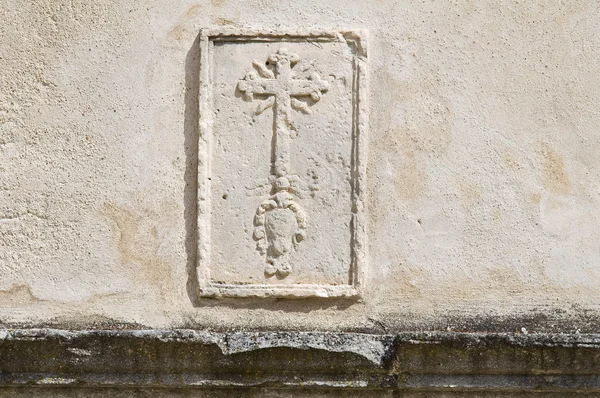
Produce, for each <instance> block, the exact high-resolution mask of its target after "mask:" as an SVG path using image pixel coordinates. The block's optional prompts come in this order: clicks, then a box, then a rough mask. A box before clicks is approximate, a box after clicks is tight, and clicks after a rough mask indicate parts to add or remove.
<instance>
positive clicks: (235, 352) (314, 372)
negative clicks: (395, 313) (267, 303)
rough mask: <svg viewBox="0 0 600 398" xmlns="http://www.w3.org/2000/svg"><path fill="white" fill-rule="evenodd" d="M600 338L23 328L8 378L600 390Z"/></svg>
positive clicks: (67, 383) (205, 391)
mask: <svg viewBox="0 0 600 398" xmlns="http://www.w3.org/2000/svg"><path fill="white" fill-rule="evenodd" d="M599 348H600V336H598V335H577V336H575V335H542V334H540V335H536V336H531V335H529V336H527V335H516V334H507V333H497V334H492V333H487V334H486V333H479V334H473V333H471V334H468V333H448V332H446V333H443V332H437V333H402V334H397V335H368V334H352V333H323V332H321V333H319V332H235V333H215V332H206V331H194V330H170V331H165V330H137V331H115V330H112V331H110V330H104V331H79V332H75V331H61V330H51V329H30V330H12V331H3V332H2V335H1V336H0V355H1V356H2V358H3V361H2V363H1V364H0V384H1V385H2V386H3V388H4V390H3V391H14V392H15V395H16V396H26V395H27V394H30V393H34V394H35V393H36V390H35V389H37V391H39V390H41V391H45V392H46V391H47V392H48V394H49V395H47V396H54V395H51V394H57V396H61V395H60V394H63V393H64V394H66V396H78V395H77V394H82V391H90V392H91V391H95V393H96V394H102V393H104V394H105V396H110V397H112V396H115V397H119V396H123V395H122V394H125V393H127V392H129V393H131V394H134V395H133V396H147V395H144V394H152V393H153V392H156V391H157V390H156V389H157V388H159V387H161V388H162V389H161V390H160V393H159V395H157V396H159V397H163V396H165V397H168V396H192V395H191V394H196V395H197V396H202V397H203V396H216V397H220V396H228V395H227V394H233V395H234V396H238V395H237V394H241V395H239V396H261V397H275V396H280V397H289V396H294V397H295V396H306V397H313V396H314V397H317V396H332V397H341V396H351V397H354V396H356V397H363V396H364V397H367V396H383V397H388V396H409V397H422V396H423V397H424V396H429V397H431V396H436V397H437V396H440V397H446V396H448V397H450V396H457V397H459V396H474V397H477V396H482V397H483V396H485V397H491V396H507V395H506V394H509V393H510V394H512V395H508V396H523V397H525V396H527V397H535V396H555V395H553V394H554V393H560V394H562V395H557V396H562V397H567V396H574V394H579V393H581V394H583V393H587V394H593V393H595V394H596V395H595V396H598V394H600V370H599V369H600V366H599V365H600V350H599ZM15 387H19V388H20V390H17V389H15V390H10V389H9V388H15ZM64 387H67V388H68V390H66V391H65V390H64V389H63V388H64ZM133 387H136V390H134V389H133ZM19 394H21V395H19ZM135 394H138V395H135ZM160 394H162V395H160ZM186 394H188V395H186ZM210 394H214V395H210ZM219 394H222V395H219ZM243 394H246V395H243ZM253 394H254V395H253ZM400 394H401V395H400ZM463 394H464V395H463ZM466 394H468V395H466ZM540 394H544V395H540ZM9 396H10V395H9ZM34 396H35V395H34ZM590 396H591V395H590Z"/></svg>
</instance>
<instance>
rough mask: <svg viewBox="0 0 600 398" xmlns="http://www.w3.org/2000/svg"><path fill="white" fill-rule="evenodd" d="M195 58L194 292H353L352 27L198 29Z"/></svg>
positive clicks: (358, 123)
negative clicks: (196, 241)
mask: <svg viewBox="0 0 600 398" xmlns="http://www.w3.org/2000/svg"><path fill="white" fill-rule="evenodd" d="M201 58H202V60H201V67H200V69H201V70H200V74H201V75H200V76H201V77H200V78H201V84H200V140H199V173H198V184H199V195H198V228H199V233H198V237H199V238H198V239H199V258H198V277H199V286H200V295H201V296H208V297H244V296H261V297H310V296H318V297H340V296H357V295H359V294H360V291H361V280H362V274H363V272H364V269H365V259H366V255H365V250H366V232H365V217H364V213H365V210H366V209H365V202H364V193H363V187H364V184H365V162H366V142H367V141H366V134H367V130H366V129H367V106H366V90H367V79H366V78H367V71H366V58H367V51H366V42H365V37H364V33H359V32H354V31H336V32H330V31H306V32H298V31H295V32H292V31H281V32H277V31H268V32H265V31H263V32H261V31H214V30H208V31H207V30H204V31H202V34H201Z"/></svg>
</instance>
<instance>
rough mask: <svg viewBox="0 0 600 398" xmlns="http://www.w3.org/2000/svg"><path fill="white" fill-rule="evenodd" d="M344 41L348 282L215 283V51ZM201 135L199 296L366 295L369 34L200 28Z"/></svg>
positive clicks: (340, 30) (337, 31)
mask: <svg viewBox="0 0 600 398" xmlns="http://www.w3.org/2000/svg"><path fill="white" fill-rule="evenodd" d="M257 41H258V42H280V41H282V42H285V41H300V42H304V41H306V42H310V43H316V44H318V43H319V42H345V43H347V45H348V46H349V47H350V48H352V50H353V54H354V56H353V59H352V64H353V70H354V76H353V82H352V87H353V97H352V107H353V109H352V118H353V122H352V136H353V144H352V197H351V203H349V207H350V208H351V211H352V221H351V238H352V242H351V250H352V253H351V262H350V264H349V270H348V271H349V272H348V274H349V283H348V284H344V285H320V284H228V283H214V282H213V281H212V280H211V276H210V261H211V260H210V257H211V239H210V236H211V203H210V202H211V201H210V196H211V195H210V190H211V183H210V181H211V175H210V170H211V150H212V136H213V131H212V125H213V119H212V116H211V114H212V113H211V112H212V78H211V76H212V69H213V67H214V66H213V65H212V52H213V50H214V48H213V47H214V44H215V43H219V42H221V43H222V42H236V43H244V42H257ZM199 46H200V91H199V107H200V120H199V131H200V137H199V142H198V158H199V159H198V206H197V209H198V261H197V276H198V294H199V296H200V297H209V298H221V297H233V298H240V297H277V298H309V297H319V298H327V297H338V298H339V297H346V298H359V297H361V295H362V291H363V283H364V272H365V269H366V268H367V264H366V262H367V225H366V224H367V221H366V219H367V217H366V212H367V203H366V193H365V188H366V165H367V142H368V140H367V134H368V110H369V105H368V73H367V32H366V30H352V29H339V30H327V29H276V30H269V29H241V28H240V29H227V28H221V29H219V28H205V29H202V30H201V31H200V42H199Z"/></svg>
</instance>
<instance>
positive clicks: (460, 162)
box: [0, 0, 600, 332]
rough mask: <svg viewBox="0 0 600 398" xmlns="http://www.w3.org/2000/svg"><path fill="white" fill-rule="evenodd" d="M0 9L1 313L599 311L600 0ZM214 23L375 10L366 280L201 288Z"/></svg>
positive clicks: (106, 317)
mask: <svg viewBox="0 0 600 398" xmlns="http://www.w3.org/2000/svg"><path fill="white" fill-rule="evenodd" d="M0 15H1V20H2V21H3V22H2V23H1V24H0V38H1V40H0V318H1V320H2V322H3V324H4V325H7V326H16V325H25V326H28V325H29V326H31V325H56V326H66V327H74V328H78V327H89V326H93V325H103V326H110V325H117V324H131V325H137V326H143V327H161V328H175V327H194V328H195V327H212V328H285V329H317V330H319V329H320V330H372V331H377V330H393V329H398V330H400V329H412V328H425V329H444V330H445V329H449V330H456V329H460V330H479V329H486V330H489V329H504V330H517V331H521V328H525V329H527V330H528V331H536V330H563V331H571V332H573V331H576V330H581V331H585V330H591V329H594V327H595V326H597V321H595V319H597V317H598V315H600V314H599V312H598V303H600V267H599V259H600V245H599V244H598V241H599V239H600V213H599V211H598V209H599V208H600V158H599V157H598V153H599V152H600V132H599V126H600V112H599V111H598V109H599V108H598V104H599V103H600V73H599V72H600V69H599V67H598V59H600V33H599V32H600V9H599V8H598V4H597V2H595V1H578V2H541V1H539V2H531V1H530V2H520V1H501V2H495V1H473V2H439V1H438V2H434V1H418V2H417V1H386V0H379V1H376V0H369V1H361V2H351V3H349V4H348V3H347V2H345V1H341V0H340V1H328V2H324V1H288V0H282V1H276V2H275V1H262V0H260V1H248V2H232V1H228V0H213V1H212V2H193V1H181V2H173V1H155V0H150V1H131V2H110V1H104V0H99V1H94V2H89V1H78V0H74V1H54V0H52V1H50V0H44V1H35V2H30V1H19V0H16V1H12V0H3V1H2V2H1V9H0ZM204 27H259V28H298V27H304V28H305V27H315V28H328V29H336V28H358V29H367V30H368V31H369V61H368V62H369V65H368V68H369V69H368V71H369V78H370V89H369V90H370V91H369V99H370V109H369V120H370V129H369V130H370V131H369V155H368V163H367V177H368V186H367V191H366V192H367V198H368V203H369V207H368V212H367V215H368V237H369V242H370V243H369V248H368V252H369V254H368V267H367V269H366V278H365V292H364V295H363V298H362V299H360V300H354V301H349V300H341V299H307V300H272V299H228V300H210V299H200V298H198V297H197V294H196V287H195V285H194V282H195V276H194V273H195V267H196V255H197V249H196V238H197V236H196V235H197V234H196V221H195V218H196V201H197V193H196V192H197V166H198V161H197V156H198V149H197V144H198V119H199V111H198V91H199V80H198V73H199V50H198V34H199V30H200V29H201V28H204ZM240 77H241V76H240Z"/></svg>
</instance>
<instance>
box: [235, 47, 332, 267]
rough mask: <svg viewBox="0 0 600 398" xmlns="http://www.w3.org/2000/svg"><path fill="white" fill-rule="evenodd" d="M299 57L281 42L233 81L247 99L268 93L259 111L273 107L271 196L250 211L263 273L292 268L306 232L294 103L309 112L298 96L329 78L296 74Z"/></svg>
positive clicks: (316, 95) (323, 87) (321, 87)
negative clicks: (293, 170)
mask: <svg viewBox="0 0 600 398" xmlns="http://www.w3.org/2000/svg"><path fill="white" fill-rule="evenodd" d="M298 61H300V56H299V55H298V54H295V53H291V52H289V50H288V49H287V48H285V47H282V48H281V49H279V50H278V51H277V52H275V53H273V54H271V55H269V58H268V60H267V61H266V63H264V64H263V63H261V62H259V61H257V60H254V62H253V63H252V65H253V66H254V69H255V70H254V71H251V72H249V73H248V74H247V75H246V76H245V77H244V79H243V80H241V81H240V82H239V83H238V86H237V87H238V90H239V91H240V92H242V93H243V94H244V96H245V97H246V99H248V100H252V99H254V98H255V97H254V96H255V94H256V95H259V96H266V97H267V98H266V99H264V100H263V101H262V102H261V103H260V104H259V105H258V108H257V110H256V113H257V114H261V113H262V112H264V111H265V110H266V109H269V108H271V107H272V108H273V111H274V122H273V130H274V131H273V134H274V136H273V142H274V145H273V146H272V154H271V159H272V162H271V163H272V164H271V176H270V180H271V181H272V189H271V196H270V197H269V199H267V200H265V201H263V202H261V203H260V205H259V206H258V209H257V210H256V215H255V217H254V227H255V228H254V239H256V240H257V249H258V250H259V251H260V253H261V254H263V255H264V254H266V259H267V260H266V261H267V264H266V266H265V274H266V275H267V276H269V277H270V276H273V275H276V274H277V276H279V277H286V276H287V275H289V274H290V273H291V272H292V268H291V265H290V262H289V259H288V253H289V251H290V250H291V249H292V247H294V248H295V247H296V245H297V244H299V243H300V242H301V241H302V240H304V238H305V237H306V232H305V228H306V213H305V211H304V209H303V208H302V206H301V205H300V203H298V202H297V201H296V200H295V198H294V193H295V189H294V185H296V182H297V181H298V180H300V177H299V176H296V175H290V174H289V172H290V150H291V149H290V139H291V136H292V131H291V117H292V115H291V114H292V108H293V109H296V110H299V111H302V112H304V113H307V114H310V113H311V110H310V108H309V106H308V105H307V103H306V102H303V101H301V100H300V99H299V98H301V97H310V99H311V100H312V101H314V102H318V101H319V100H320V99H321V96H322V94H323V93H324V92H326V91H327V90H328V89H329V83H328V82H327V81H326V80H323V79H321V77H320V76H319V74H318V73H317V72H312V73H310V75H309V76H308V77H307V78H302V77H301V76H299V75H298V73H297V71H295V70H294V67H295V66H296V64H297V63H298ZM310 69H311V67H310V66H309V67H308V68H307V70H309V71H310ZM303 72H306V70H304V71H303Z"/></svg>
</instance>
